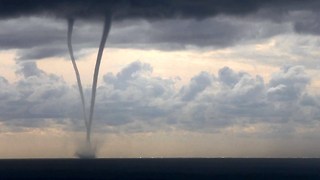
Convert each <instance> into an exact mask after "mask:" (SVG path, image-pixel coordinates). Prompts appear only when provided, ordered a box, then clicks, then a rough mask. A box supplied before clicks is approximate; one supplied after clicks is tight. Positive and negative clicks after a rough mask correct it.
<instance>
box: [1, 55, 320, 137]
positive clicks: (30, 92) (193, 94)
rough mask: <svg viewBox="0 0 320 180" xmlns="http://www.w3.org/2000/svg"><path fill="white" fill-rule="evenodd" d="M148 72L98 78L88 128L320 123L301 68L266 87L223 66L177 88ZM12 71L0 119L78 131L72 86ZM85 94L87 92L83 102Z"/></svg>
mask: <svg viewBox="0 0 320 180" xmlns="http://www.w3.org/2000/svg"><path fill="white" fill-rule="evenodd" d="M152 71H153V68H152V67H151V66H150V65H149V64H145V63H142V62H139V61H136V62H133V63H131V64H129V65H127V66H126V67H124V68H123V69H122V70H120V71H119V72H118V73H116V74H112V73H107V74H105V75H104V76H103V83H102V84H100V86H99V87H98V94H97V101H96V102H97V104H96V107H97V108H96V114H95V117H94V123H93V124H94V125H95V126H96V128H97V129H100V130H102V131H103V130H106V129H108V132H110V130H117V129H118V130H119V129H121V130H123V131H125V132H141V131H153V130H165V129H170V128H180V129H185V130H189V131H219V130H223V129H224V128H228V127H232V126H237V125H254V124H259V123H260V124H261V123H262V124H269V125H274V124H279V125H281V126H284V127H285V126H286V123H289V122H291V123H297V124H300V125H311V124H313V123H316V122H317V121H318V120H319V118H320V113H319V108H320V98H319V97H318V96H316V95H313V94H312V93H310V92H308V88H307V87H308V84H309V82H310V80H311V78H310V77H309V76H308V75H307V74H306V73H305V71H304V68H303V67H301V66H287V67H283V68H281V69H280V70H279V72H277V73H274V74H273V75H272V77H271V79H270V80H269V81H268V82H265V81H264V79H263V77H261V76H259V75H256V76H253V75H251V74H249V73H246V72H236V71H234V70H232V69H231V68H229V67H224V68H221V69H220V70H219V72H218V73H217V75H214V74H211V73H208V72H200V73H199V74H198V75H195V76H194V77H193V78H191V80H190V82H189V83H188V84H186V85H184V86H183V87H181V88H180V89H177V88H176V86H175V83H176V80H174V79H170V78H169V79H164V78H161V77H157V76H154V75H153V74H152ZM16 73H17V74H19V75H20V76H19V77H20V79H19V80H18V81H17V82H14V83H12V82H9V81H7V80H6V79H5V78H3V77H1V78H0V86H1V88H0V99H1V103H0V107H1V108H0V111H1V113H0V114H1V117H0V119H1V120H2V121H3V122H4V123H5V124H7V125H10V126H12V127H24V126H27V127H28V126H44V125H47V124H46V123H45V122H46V120H48V119H50V120H51V122H52V121H55V122H56V123H67V122H69V121H70V120H71V121H72V122H74V125H76V126H75V127H77V128H81V126H82V125H81V124H83V121H82V120H81V113H80V110H81V107H80V100H79V97H78V96H79V95H78V92H77V90H76V87H75V86H70V85H68V84H67V83H65V82H64V81H63V79H62V78H61V77H58V76H56V75H53V74H48V73H46V72H44V71H42V70H40V69H39V68H38V67H37V65H36V63H35V62H25V63H21V64H19V68H18V70H17V71H16ZM89 92H90V91H89V89H85V96H86V98H88V97H89V96H90V94H89ZM78 130H79V129H78ZM80 130H81V129H80Z"/></svg>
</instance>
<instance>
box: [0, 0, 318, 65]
mask: <svg viewBox="0 0 320 180" xmlns="http://www.w3.org/2000/svg"><path fill="white" fill-rule="evenodd" d="M319 4H320V2H319V1H312V0H307V1H289V0H280V1H254V0H245V1H234V0H212V1H209V0H205V1H191V0H185V1H182V0H171V1H169V0H163V1H160V0H157V1H147V0H142V1H141V0H140V1H139V0H122V1H98V0H93V1H89V0H88V1H86V0H82V1H80V0H74V1H62V0H58V1H49V0H44V1H40V0H34V1H31V0H26V1H22V0H21V1H19V0H12V1H10V0H7V1H5V0H0V17H2V19H3V20H2V21H1V29H0V47H1V49H2V50H3V49H19V52H18V58H17V59H19V60H24V59H41V58H46V57H52V56H66V50H65V48H64V47H65V41H66V23H64V22H63V23H62V21H61V19H62V20H65V19H66V18H67V17H70V16H72V17H74V18H76V19H77V18H79V19H84V21H85V23H84V22H81V21H76V23H75V30H74V36H73V37H74V38H73V42H74V44H75V49H76V50H79V49H82V48H91V47H96V46H97V44H98V41H99V36H97V35H96V34H97V33H100V31H101V30H100V29H101V28H100V26H98V25H95V23H94V22H90V23H89V24H88V22H87V21H86V18H88V19H90V21H92V20H94V19H97V20H99V19H102V18H103V16H104V15H105V13H107V12H110V11H112V14H113V26H112V30H111V33H110V37H109V38H108V42H107V46H109V47H117V48H141V49H161V50H179V49H187V48H194V47H195V48H206V47H209V48H224V47H230V46H233V45H237V44H244V43H248V42H253V41H254V42H257V41H261V40H265V39H267V38H270V37H273V36H276V35H279V34H281V33H287V32H291V31H292V28H293V29H294V30H295V31H297V32H299V33H309V34H310V33H311V34H316V35H317V34H319V32H320V31H319V30H318V29H319V28H318V27H319V25H318V24H319V22H318V19H319V18H318V17H319V16H318V15H317V14H318V13H317V9H318V8H319V7H320V6H319ZM29 16H32V17H31V18H29ZM33 16H37V17H41V18H35V17H33ZM18 17H20V18H18ZM43 17H45V18H43ZM52 17H57V18H58V19H52ZM13 18H15V19H13ZM137 18H138V19H140V20H138V19H137ZM4 19H5V20H4ZM7 19H9V20H7ZM141 19H146V20H147V21H145V20H141ZM285 22H289V23H292V24H293V27H291V26H290V25H288V23H287V24H286V23H285ZM77 48H78V49H77ZM23 49H24V50H23ZM77 52H79V51H77ZM76 55H77V53H76Z"/></svg>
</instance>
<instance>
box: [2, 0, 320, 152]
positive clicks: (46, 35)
mask: <svg viewBox="0 0 320 180" xmlns="http://www.w3.org/2000/svg"><path fill="white" fill-rule="evenodd" d="M319 10H320V2H319V1H316V0H305V1H303V2H302V1H298V0H278V1H272V0H271V1H270V0H269V1H264V0H262V1H254V0H244V1H233V0H212V1H209V0H204V1H199V2H198V1H192V0H185V1H182V0H171V1H169V0H162V1H158V0H155V1H147V0H141V1H138V0H122V1H107V2H100V1H95V0H93V1H87V0H75V1H63V0H58V1H38V0H34V1H28V0H25V1H19V0H11V1H6V0H0V27H1V28H0V147H1V148H0V158H43V157H46V158H57V157H68V158H69V157H74V154H75V152H76V151H77V149H79V147H81V146H82V143H83V139H84V137H85V124H84V121H83V116H82V109H81V99H80V95H79V92H78V89H77V84H76V77H75V74H74V71H73V68H72V64H71V60H70V57H69V54H68V47H67V30H68V26H67V25H68V24H67V19H68V18H73V19H74V20H75V23H74V29H73V37H72V43H73V47H74V55H75V57H76V61H77V64H78V66H79V70H80V74H81V78H82V82H83V86H84V95H85V99H86V103H89V102H90V101H89V100H90V96H91V85H92V76H93V70H94V65H95V61H96V56H97V52H98V47H99V41H100V38H101V35H102V30H103V19H104V17H105V16H106V15H110V14H111V15H112V23H111V29H110V33H109V35H108V38H107V43H106V46H105V48H104V50H105V51H104V54H103V57H102V63H101V68H100V73H99V80H98V88H97V97H96V105H95V108H96V109H95V112H94V117H93V127H92V128H93V130H92V131H93V142H94V144H95V145H96V147H97V154H98V157H320V123H319V120H320V111H319V110H320V93H319V87H320V73H319V71H320V69H319V68H320V65H319V57H320V51H319V46H320V20H319V19H320V18H319V17H320V13H319V12H320V11H319ZM87 107H89V106H87ZM88 111H89V110H88Z"/></svg>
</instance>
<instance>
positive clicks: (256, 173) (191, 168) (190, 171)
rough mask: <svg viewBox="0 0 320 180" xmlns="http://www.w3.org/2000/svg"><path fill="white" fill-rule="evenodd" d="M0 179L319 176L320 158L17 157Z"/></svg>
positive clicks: (4, 165)
mask: <svg viewBox="0 0 320 180" xmlns="http://www.w3.org/2000/svg"><path fill="white" fill-rule="evenodd" d="M0 179H1V180H5V179H106V180H113V179H118V180H135V179H187V180H188V179H195V180H202V179H320V159H259V158H248V159H247V158H203V159H202V158H169V159H160V158H159V159H23V160H21V159H16V160H0Z"/></svg>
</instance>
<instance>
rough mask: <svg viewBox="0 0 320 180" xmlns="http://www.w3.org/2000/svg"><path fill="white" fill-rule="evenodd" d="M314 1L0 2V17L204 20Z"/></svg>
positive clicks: (296, 6)
mask: <svg viewBox="0 0 320 180" xmlns="http://www.w3.org/2000/svg"><path fill="white" fill-rule="evenodd" d="M318 6H319V2H318V1H314V0H305V1H298V0H260V1H256V0H242V1H236V0H203V1H193V0H153V1H149V0H110V1H100V0H73V1H65V0H55V1H51V0H1V1H0V16H1V17H2V18H10V17H17V16H28V15H39V14H45V15H53V16H56V17H69V16H74V17H101V16H104V15H105V13H106V12H108V11H113V13H114V14H115V15H116V16H117V17H118V18H135V17H136V18H140V17H142V18H151V19H152V18H172V17H186V18H199V19H201V18H206V17H209V16H214V15H217V14H233V15H245V14H248V13H251V12H255V11H257V10H259V9H261V8H271V9H277V10H281V11H282V13H283V12H286V11H288V10H290V9H305V8H311V9H315V8H318Z"/></svg>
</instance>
